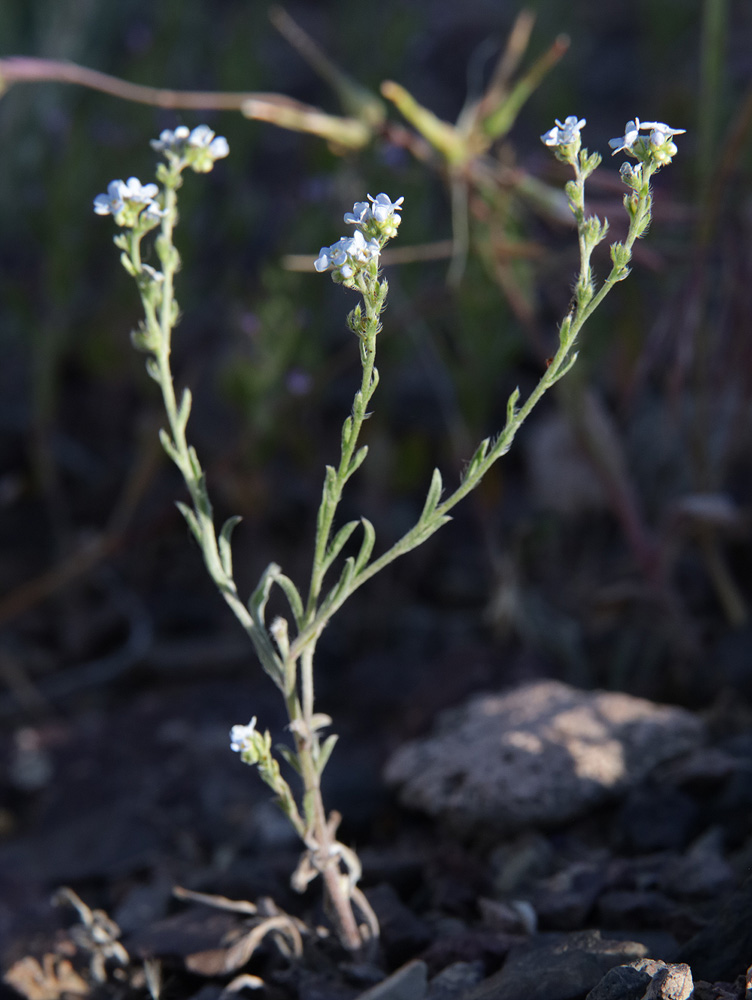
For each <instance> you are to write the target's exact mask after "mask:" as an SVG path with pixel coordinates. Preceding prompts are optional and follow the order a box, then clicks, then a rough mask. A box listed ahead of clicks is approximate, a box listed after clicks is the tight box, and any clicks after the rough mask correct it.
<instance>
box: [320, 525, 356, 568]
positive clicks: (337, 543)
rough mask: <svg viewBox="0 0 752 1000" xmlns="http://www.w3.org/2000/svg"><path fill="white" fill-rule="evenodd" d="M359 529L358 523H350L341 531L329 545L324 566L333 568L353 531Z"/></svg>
mask: <svg viewBox="0 0 752 1000" xmlns="http://www.w3.org/2000/svg"><path fill="white" fill-rule="evenodd" d="M357 527H358V522H357V521H348V522H347V524H345V525H344V526H343V527H341V528H340V529H339V531H338V532H337V534H336V535H335V536H334V538H333V539H332V540H331V542H330V543H329V548H328V549H327V552H326V555H325V556H324V565H325V566H327V567H328V566H331V564H332V563H333V562H334V560H335V559H336V558H337V556H338V555H339V554H340V552H341V551H342V549H343V548H344V547H345V544H346V543H347V541H348V540H349V538H350V536H351V535H352V533H353V531H355V529H356V528H357Z"/></svg>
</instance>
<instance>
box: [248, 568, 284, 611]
mask: <svg viewBox="0 0 752 1000" xmlns="http://www.w3.org/2000/svg"><path fill="white" fill-rule="evenodd" d="M279 572H280V567H279V566H278V565H277V563H274V562H272V563H269V565H268V566H267V567H266V569H265V570H264V572H263V573H262V574H261V579H260V580H259V582H258V586H257V587H256V589H255V590H254V592H253V593H252V594H251V596H250V599H249V601H248V609H249V611H250V612H251V614H252V615H253V617H254V619H255V620H256V621H258V622H261V623H262V624H263V622H264V611H265V610H266V602H267V601H268V600H269V593H270V591H271V589H272V584H273V583H274V581H275V580H276V579H277V576H278V574H279Z"/></svg>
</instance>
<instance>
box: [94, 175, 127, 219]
mask: <svg viewBox="0 0 752 1000" xmlns="http://www.w3.org/2000/svg"><path fill="white" fill-rule="evenodd" d="M124 190H125V183H124V181H110V183H109V184H108V185H107V194H98V195H97V196H96V198H95V199H94V211H95V212H96V213H97V215H117V213H118V212H122V210H123V209H124V208H125V200H124V196H123V191H124Z"/></svg>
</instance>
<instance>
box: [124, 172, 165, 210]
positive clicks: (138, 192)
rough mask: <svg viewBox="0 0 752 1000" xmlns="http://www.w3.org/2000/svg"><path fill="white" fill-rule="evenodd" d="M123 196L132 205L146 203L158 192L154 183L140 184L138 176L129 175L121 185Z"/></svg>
mask: <svg viewBox="0 0 752 1000" xmlns="http://www.w3.org/2000/svg"><path fill="white" fill-rule="evenodd" d="M122 194H123V198H124V199H125V201H130V202H132V203H133V204H134V205H148V204H149V203H150V202H152V201H153V200H154V199H155V198H156V197H157V195H158V194H159V188H158V187H157V185H156V184H142V183H141V181H140V180H139V179H138V177H129V178H128V180H127V181H126V182H125V184H124V185H123V192H122Z"/></svg>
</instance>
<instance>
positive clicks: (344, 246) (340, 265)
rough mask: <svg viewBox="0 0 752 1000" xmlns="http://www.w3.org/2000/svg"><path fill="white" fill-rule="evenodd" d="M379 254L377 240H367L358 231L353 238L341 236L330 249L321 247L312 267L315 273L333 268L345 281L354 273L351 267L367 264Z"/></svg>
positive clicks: (379, 248) (379, 249)
mask: <svg viewBox="0 0 752 1000" xmlns="http://www.w3.org/2000/svg"><path fill="white" fill-rule="evenodd" d="M380 253H381V247H380V246H379V242H378V240H376V239H370V240H367V239H366V238H365V236H364V235H363V233H362V232H361V231H360V230H358V231H357V232H356V233H355V235H354V236H342V237H340V239H338V240H337V242H336V243H332V245H331V246H330V247H322V248H321V250H320V251H319V255H318V257H317V258H316V260H315V261H314V262H313V266H314V267H315V269H316V270H317V271H328V270H329V268H333V269H334V270H335V271H337V272H338V273H339V274H340V275H341V277H343V278H345V279H347V278H352V276H353V274H354V273H355V271H356V267H354V266H353V265H358V264H367V263H368V261H369V260H372V259H373V258H374V257H378V255H379V254H380Z"/></svg>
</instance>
